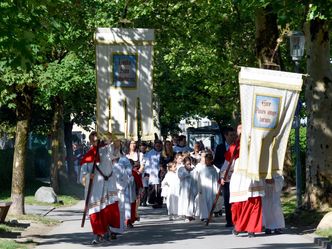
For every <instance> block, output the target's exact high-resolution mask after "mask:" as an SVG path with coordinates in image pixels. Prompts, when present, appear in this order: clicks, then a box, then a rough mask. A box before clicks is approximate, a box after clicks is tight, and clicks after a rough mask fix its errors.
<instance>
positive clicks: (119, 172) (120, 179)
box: [111, 158, 130, 233]
mask: <svg viewBox="0 0 332 249" xmlns="http://www.w3.org/2000/svg"><path fill="white" fill-rule="evenodd" d="M120 159H121V158H120ZM120 159H119V160H118V161H117V162H115V163H114V166H113V174H112V177H114V178H115V182H116V188H117V190H118V198H119V210H120V228H113V229H111V231H112V232H114V233H123V232H124V230H125V191H126V188H127V186H128V183H129V180H130V178H129V176H128V174H127V172H126V168H125V167H124V166H123V163H122V161H120Z"/></svg>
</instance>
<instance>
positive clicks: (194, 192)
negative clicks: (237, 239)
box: [80, 127, 285, 243]
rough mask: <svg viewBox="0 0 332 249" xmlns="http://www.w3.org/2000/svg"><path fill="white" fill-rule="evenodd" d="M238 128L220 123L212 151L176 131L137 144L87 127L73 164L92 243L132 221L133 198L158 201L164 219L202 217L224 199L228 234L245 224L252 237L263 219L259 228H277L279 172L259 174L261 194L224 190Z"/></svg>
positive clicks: (136, 202) (280, 224) (137, 202)
mask: <svg viewBox="0 0 332 249" xmlns="http://www.w3.org/2000/svg"><path fill="white" fill-rule="evenodd" d="M238 130H239V131H238V134H236V132H235V130H234V129H233V128H231V127H227V128H226V129H224V131H223V136H224V143H222V144H220V145H218V146H217V148H216V150H215V151H211V150H210V149H205V148H204V145H203V144H202V142H199V141H197V142H195V144H194V148H193V149H191V148H190V147H189V146H187V143H186V137H185V136H183V135H182V136H178V137H174V138H173V139H172V141H170V140H166V141H164V142H162V141H161V140H155V141H154V143H153V144H152V143H150V144H148V143H145V142H141V143H139V144H138V143H137V142H136V141H129V142H128V141H120V140H114V139H113V141H112V134H110V133H109V134H107V135H106V136H105V137H104V138H103V139H102V141H100V140H98V138H97V133H96V132H92V133H91V134H90V136H89V140H90V143H91V145H92V146H91V148H90V150H89V151H88V152H87V153H86V154H85V155H84V157H83V159H82V160H81V162H80V164H81V182H82V184H83V185H85V188H86V198H87V199H88V208H87V210H88V215H89V217H90V223H91V226H92V231H93V233H94V234H95V238H94V240H93V243H99V242H100V241H102V240H104V239H116V237H117V234H121V233H123V232H124V231H125V229H126V228H132V227H133V226H134V223H135V222H136V221H138V220H139V219H140V217H139V214H138V207H139V206H147V205H148V204H150V205H152V207H153V208H161V207H162V206H163V203H166V206H167V212H168V216H169V220H174V219H178V220H181V219H182V220H183V221H184V222H192V221H193V220H195V219H196V220H197V219H198V220H200V221H203V222H207V220H208V219H209V218H210V213H212V211H213V213H214V216H219V215H222V209H223V207H224V209H225V216H226V227H233V233H234V234H235V235H237V234H239V233H240V232H247V233H248V235H249V237H252V236H253V235H254V233H256V232H261V231H262V228H263V226H264V227H265V233H266V234H271V233H272V231H274V232H275V233H280V232H281V229H282V228H284V226H285V224H284V218H283V215H282V210H281V204H280V191H281V188H282V185H283V179H282V177H275V178H273V179H268V180H265V181H263V182H264V187H265V195H264V196H263V197H261V196H258V197H250V198H248V200H246V201H237V200H236V198H235V199H234V198H232V196H231V195H232V194H231V193H232V188H233V187H232V186H236V184H237V176H236V174H235V176H233V171H234V167H236V161H237V159H238V157H239V150H240V145H239V141H240V140H239V137H240V129H238ZM233 179H235V180H233ZM91 181H93V185H92V188H90V191H89V185H90V183H91ZM235 188H236V187H235ZM220 189H222V194H221V193H220ZM219 195H220V196H222V198H218V197H219ZM233 199H234V200H235V201H234V200H233ZM212 208H213V210H212Z"/></svg>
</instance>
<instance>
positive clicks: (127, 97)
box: [95, 28, 160, 140]
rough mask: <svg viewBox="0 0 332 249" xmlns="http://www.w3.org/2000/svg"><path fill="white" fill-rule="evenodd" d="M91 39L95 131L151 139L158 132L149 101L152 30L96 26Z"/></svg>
mask: <svg viewBox="0 0 332 249" xmlns="http://www.w3.org/2000/svg"><path fill="white" fill-rule="evenodd" d="M95 41H96V64H97V129H98V132H99V133H101V134H103V133H106V132H108V131H110V132H112V134H113V135H114V136H116V137H118V138H126V139H132V140H137V139H138V138H139V137H141V139H142V140H153V139H154V137H155V136H154V134H155V133H156V134H157V135H159V133H160V132H159V129H158V127H159V122H158V114H157V110H155V108H154V106H155V105H154V103H153V82H152V70H153V42H154V30H152V29H119V28H98V29H97V32H96V34H95Z"/></svg>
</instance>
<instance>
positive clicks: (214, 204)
mask: <svg viewBox="0 0 332 249" xmlns="http://www.w3.org/2000/svg"><path fill="white" fill-rule="evenodd" d="M235 152H236V148H235V149H234V151H233V153H232V157H231V160H230V161H229V163H228V165H227V169H226V172H225V175H224V179H227V176H228V172H229V170H230V168H231V165H232V163H233V160H234V155H235ZM223 187H224V185H221V184H220V186H219V188H218V192H217V194H216V198H215V199H214V202H213V205H212V208H211V210H210V213H209V217H208V219H207V221H206V223H205V225H206V226H208V225H209V223H210V221H211V218H212V215H213V210H214V209H215V208H216V205H217V201H218V199H219V196H220V193H221V190H222V188H223Z"/></svg>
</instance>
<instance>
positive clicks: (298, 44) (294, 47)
mask: <svg viewBox="0 0 332 249" xmlns="http://www.w3.org/2000/svg"><path fill="white" fill-rule="evenodd" d="M289 41H290V54H291V56H292V60H293V61H294V64H295V73H299V72H300V60H301V59H302V57H303V54H304V43H305V39H304V35H303V33H302V32H300V31H293V32H292V33H291V35H290V37H289ZM300 109H301V102H300V101H299V102H298V103H297V107H296V112H295V116H294V129H295V158H296V207H297V209H299V208H300V207H301V206H302V194H301V189H302V184H301V182H302V170H301V162H300Z"/></svg>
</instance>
